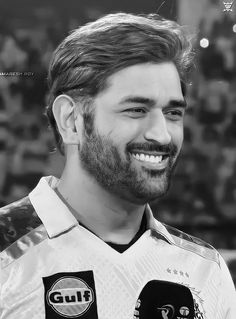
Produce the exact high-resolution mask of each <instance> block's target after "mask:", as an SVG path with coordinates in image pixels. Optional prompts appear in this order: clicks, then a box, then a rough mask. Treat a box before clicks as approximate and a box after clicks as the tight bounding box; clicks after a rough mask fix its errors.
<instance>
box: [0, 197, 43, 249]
mask: <svg viewBox="0 0 236 319" xmlns="http://www.w3.org/2000/svg"><path fill="white" fill-rule="evenodd" d="M41 224H42V221H41V220H40V219H39V217H38V215H37V214H36V212H35V209H34V207H33V205H32V204H31V202H30V199H29V197H28V196H27V197H24V198H22V199H20V200H18V201H16V202H13V203H11V204H9V205H7V206H4V207H2V208H0V252H1V251H3V250H5V249H6V248H7V247H9V246H10V245H12V244H13V243H14V242H16V241H17V240H18V239H19V238H21V237H23V236H24V235H26V234H28V233H29V232H30V231H31V230H33V229H35V228H37V227H38V226H39V225H41Z"/></svg>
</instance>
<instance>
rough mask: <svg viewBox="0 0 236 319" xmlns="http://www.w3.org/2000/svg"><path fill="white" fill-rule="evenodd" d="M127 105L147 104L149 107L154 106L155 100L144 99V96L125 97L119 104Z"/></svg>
mask: <svg viewBox="0 0 236 319" xmlns="http://www.w3.org/2000/svg"><path fill="white" fill-rule="evenodd" d="M126 103H134V104H146V105H148V106H154V105H155V103H156V102H155V100H153V99H150V98H147V97H143V96H136V95H135V96H132V95H131V96H126V97H124V98H123V99H122V100H121V101H120V103H119V104H126Z"/></svg>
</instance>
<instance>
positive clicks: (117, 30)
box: [46, 13, 193, 154]
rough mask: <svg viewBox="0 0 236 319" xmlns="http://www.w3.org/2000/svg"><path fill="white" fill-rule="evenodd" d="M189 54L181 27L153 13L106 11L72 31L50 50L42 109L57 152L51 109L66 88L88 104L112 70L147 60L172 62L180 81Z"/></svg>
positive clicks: (183, 78) (59, 140) (59, 142)
mask: <svg viewBox="0 0 236 319" xmlns="http://www.w3.org/2000/svg"><path fill="white" fill-rule="evenodd" d="M192 56H193V54H192V46H191V41H190V40H189V39H188V36H187V35H186V34H185V32H184V30H183V28H182V27H181V26H179V25H178V24H177V23H176V22H174V21H170V20H166V19H164V18H162V17H161V16H159V15H156V14H149V15H133V14H126V13H116V14H109V15H106V16H104V17H102V18H100V19H98V20H96V21H95V22H90V23H88V24H86V25H84V26H82V27H79V28H78V29H76V30H74V31H73V32H72V33H71V34H70V35H69V36H68V37H66V38H65V39H64V41H63V42H62V43H61V44H60V45H59V46H58V47H57V49H56V50H55V51H54V54H53V56H52V59H51V63H50V66H49V73H48V84H49V99H48V106H47V110H46V113H47V116H48V119H49V123H50V125H51V127H52V129H53V132H54V135H55V139H56V143H57V146H58V148H59V150H60V152H61V153H62V154H64V148H63V141H62V138H61V136H60V133H59V131H58V129H57V124H56V121H55V118H54V116H53V113H52V105H53V102H54V99H55V98H56V96H58V95H60V94H63V93H66V94H68V95H70V96H71V97H72V98H74V99H78V100H79V99H84V100H83V101H84V105H85V106H86V105H88V103H86V102H85V101H86V100H87V99H88V98H89V99H90V100H91V99H92V98H94V97H95V96H96V94H98V92H100V91H102V90H103V89H105V87H106V80H107V78H108V77H109V76H110V75H111V74H113V73H115V72H116V71H118V70H121V69H123V68H125V67H128V66H131V65H134V64H139V63H145V62H153V63H161V62H169V61H171V62H173V63H174V64H175V66H176V68H177V70H178V72H179V75H180V79H181V83H182V84H183V83H185V81H186V74H187V71H188V70H189V69H190V66H191V64H192V63H191V62H192ZM84 111H85V112H86V110H84Z"/></svg>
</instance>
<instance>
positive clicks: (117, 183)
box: [80, 63, 185, 203]
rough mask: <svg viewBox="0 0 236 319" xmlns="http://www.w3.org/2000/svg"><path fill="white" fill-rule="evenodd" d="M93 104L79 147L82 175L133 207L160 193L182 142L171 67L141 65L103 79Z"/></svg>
mask: <svg viewBox="0 0 236 319" xmlns="http://www.w3.org/2000/svg"><path fill="white" fill-rule="evenodd" d="M107 81H108V87H107V88H106V89H105V90H104V91H102V92H101V93H99V94H98V95H97V96H96V98H95V99H94V107H95V110H94V112H95V114H94V120H93V123H92V124H93V125H92V133H91V134H90V132H89V134H88V129H87V128H86V125H85V130H84V134H83V140H82V141H81V144H80V161H81V165H82V167H83V169H84V170H86V171H87V172H88V173H89V175H90V176H91V177H92V178H94V179H95V180H96V182H98V183H99V184H100V185H101V186H102V187H103V188H105V189H106V190H108V191H109V192H111V193H113V194H115V195H117V196H119V197H121V198H125V199H128V200H129V201H131V202H134V203H146V202H148V201H151V200H154V199H156V198H158V197H160V196H162V195H163V194H165V193H166V191H167V189H168V187H169V183H170V176H171V172H172V170H173V167H174V165H175V162H176V159H177V156H178V154H179V151H180V149H181V145H182V141H183V117H184V110H185V100H184V98H183V95H182V91H181V85H180V78H179V75H178V72H177V69H176V67H175V66H174V64H173V63H161V64H154V63H144V64H138V65H134V66H130V67H127V68H125V69H122V70H121V71H118V72H116V73H115V74H113V75H112V76H110V77H109V78H108V80H107Z"/></svg>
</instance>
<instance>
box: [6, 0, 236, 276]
mask: <svg viewBox="0 0 236 319" xmlns="http://www.w3.org/2000/svg"><path fill="white" fill-rule="evenodd" d="M227 2H228V6H227V7H226V5H225V4H224V2H223V0H198V1H196V0H179V1H178V0H169V1H168V0H166V1H161V0H160V1H159V0H145V1H143V0H139V1H138V0H130V1H125V0H119V1H117V2H114V1H109V0H100V1H96V0H86V1H85V0H67V1H64V2H62V1H57V0H40V1H39V0H34V1H31V0H20V1H19V0H8V1H4V0H0V207H1V206H4V205H6V204H8V203H10V202H12V201H15V200H17V199H19V198H21V197H23V196H25V195H26V194H28V192H29V191H30V190H31V189H32V188H33V187H35V185H36V184H37V182H38V180H39V178H40V177H41V176H44V175H51V174H53V175H55V176H58V177H59V176H60V173H61V171H62V168H63V163H64V160H63V158H62V157H61V156H60V154H59V153H58V152H53V150H54V148H55V145H54V140H53V137H52V132H51V131H50V130H49V129H48V125H47V120H46V117H45V116H44V115H43V113H44V109H45V105H46V100H47V99H46V98H47V82H46V78H47V68H48V64H49V60H50V57H51V54H52V52H53V50H54V49H55V48H56V46H57V45H58V44H59V42H60V41H61V40H62V39H63V38H64V37H65V36H66V35H67V34H68V31H69V30H72V29H74V28H76V27H78V26H79V25H81V24H84V23H86V22H88V21H91V20H94V19H96V18H98V17H100V16H102V15H104V14H106V13H112V12H117V11H125V12H131V13H159V14H161V15H163V16H164V17H166V18H171V19H173V20H176V21H178V22H179V23H180V24H182V25H185V26H186V29H187V30H188V32H189V33H195V36H194V38H193V45H194V47H195V50H196V53H197V55H196V62H195V64H196V65H195V69H194V71H193V73H192V74H191V77H190V84H189V85H188V92H187V102H188V105H189V107H188V111H187V115H186V120H185V143H184V147H183V150H182V154H181V157H180V160H179V164H178V167H177V169H176V172H175V177H174V178H173V182H172V186H171V189H170V191H169V194H168V195H167V196H166V197H164V198H163V199H161V200H158V201H156V202H154V203H152V205H151V206H152V208H153V211H154V213H155V215H156V216H157V217H158V219H159V220H161V221H163V222H165V223H167V224H170V225H172V226H175V227H177V228H179V229H181V230H183V231H185V232H188V233H190V234H192V235H194V236H198V237H200V238H202V239H204V240H206V241H207V242H209V243H210V244H212V245H214V246H215V247H216V248H217V249H220V251H221V252H222V254H223V255H224V257H225V258H226V260H227V262H228V263H229V266H230V269H231V271H232V274H233V276H234V280H235V281H236V274H235V272H236V1H235V4H232V6H231V5H230V2H229V1H227ZM226 9H227V10H229V11H227V10H226ZM231 10H232V11H231Z"/></svg>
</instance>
